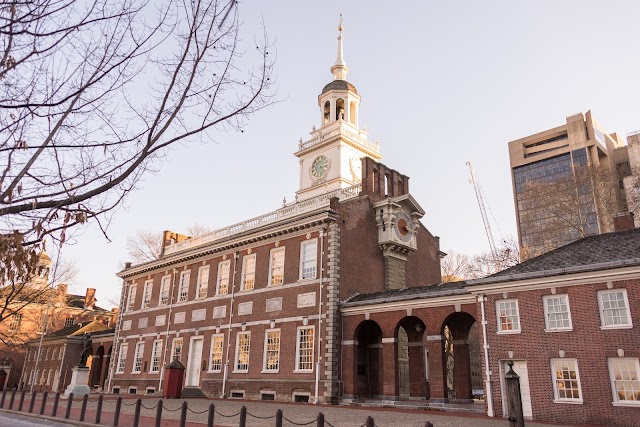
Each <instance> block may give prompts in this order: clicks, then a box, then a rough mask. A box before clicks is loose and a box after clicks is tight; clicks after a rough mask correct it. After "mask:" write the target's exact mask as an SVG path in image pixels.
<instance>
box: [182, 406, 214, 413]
mask: <svg viewBox="0 0 640 427" xmlns="http://www.w3.org/2000/svg"><path fill="white" fill-rule="evenodd" d="M187 410H188V411H189V412H191V413H192V414H204V413H206V412H209V408H207V409H205V410H204V411H194V410H193V409H191V408H189V407H188V406H187Z"/></svg>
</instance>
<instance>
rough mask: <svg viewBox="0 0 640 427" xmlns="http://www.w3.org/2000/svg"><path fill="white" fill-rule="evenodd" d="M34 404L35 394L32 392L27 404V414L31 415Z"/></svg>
mask: <svg viewBox="0 0 640 427" xmlns="http://www.w3.org/2000/svg"><path fill="white" fill-rule="evenodd" d="M35 404H36V392H35V391H32V392H31V402H29V413H30V414H32V413H33V405H35Z"/></svg>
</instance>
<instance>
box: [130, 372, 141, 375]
mask: <svg viewBox="0 0 640 427" xmlns="http://www.w3.org/2000/svg"><path fill="white" fill-rule="evenodd" d="M131 373H132V374H133V375H140V374H141V373H142V371H140V372H134V371H131Z"/></svg>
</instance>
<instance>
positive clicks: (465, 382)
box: [441, 312, 476, 401]
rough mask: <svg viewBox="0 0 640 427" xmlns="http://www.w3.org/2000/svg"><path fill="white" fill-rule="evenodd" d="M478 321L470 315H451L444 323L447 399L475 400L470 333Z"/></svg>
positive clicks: (444, 363) (463, 313)
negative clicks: (472, 381)
mask: <svg viewBox="0 0 640 427" xmlns="http://www.w3.org/2000/svg"><path fill="white" fill-rule="evenodd" d="M475 322H476V319H475V318H474V317H473V316H472V315H471V314H469V313H465V312H458V313H453V314H451V315H449V316H448V317H447V318H446V319H445V320H444V322H443V323H442V332H441V333H442V336H443V337H444V340H443V341H442V342H443V348H442V357H443V363H442V365H443V371H444V379H445V381H444V386H445V394H444V396H445V397H448V398H449V399H456V400H458V401H466V400H473V389H472V383H471V357H470V354H471V352H470V350H469V344H470V343H469V332H470V331H471V328H472V326H473V325H474V323H475Z"/></svg>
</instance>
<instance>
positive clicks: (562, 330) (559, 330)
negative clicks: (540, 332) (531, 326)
mask: <svg viewBox="0 0 640 427" xmlns="http://www.w3.org/2000/svg"><path fill="white" fill-rule="evenodd" d="M544 331H545V332H573V328H555V329H545V330H544Z"/></svg>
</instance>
